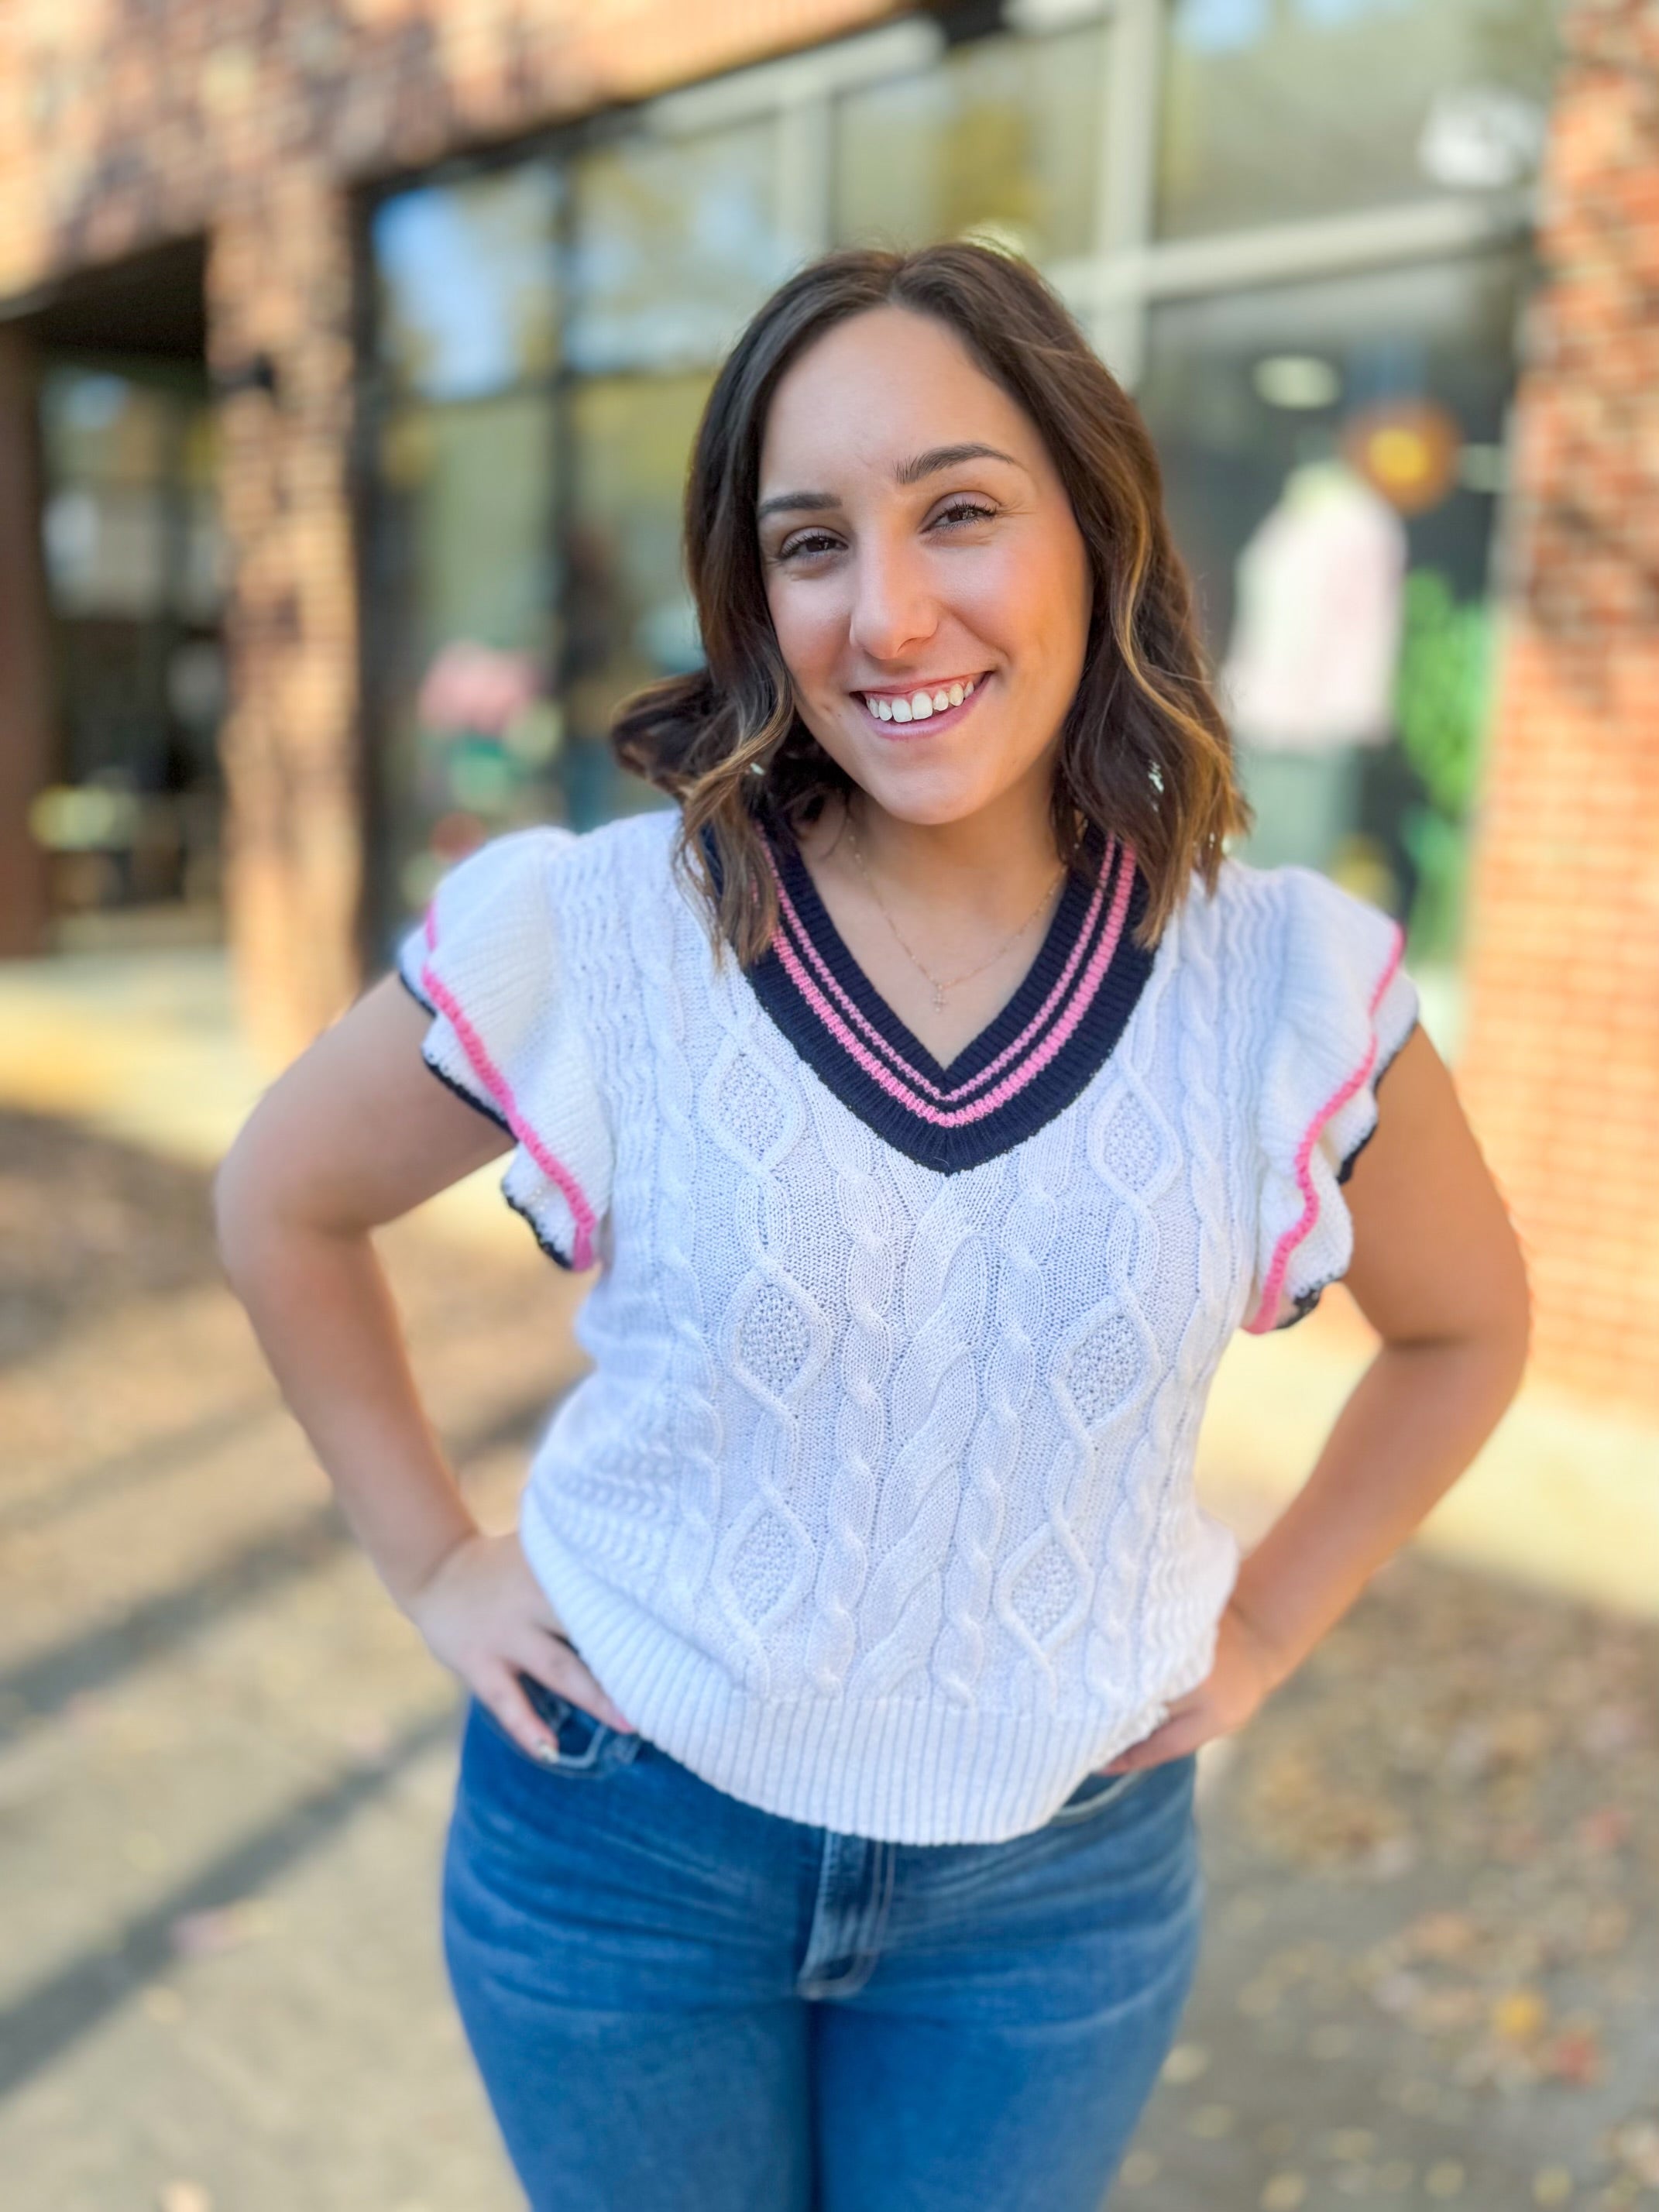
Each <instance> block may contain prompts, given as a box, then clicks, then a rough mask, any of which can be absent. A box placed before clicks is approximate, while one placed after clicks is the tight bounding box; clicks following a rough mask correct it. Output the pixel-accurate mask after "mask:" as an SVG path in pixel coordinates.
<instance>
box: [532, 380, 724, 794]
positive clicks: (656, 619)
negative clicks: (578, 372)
mask: <svg viewBox="0 0 1659 2212" xmlns="http://www.w3.org/2000/svg"><path fill="white" fill-rule="evenodd" d="M708 383H709V378H708V374H707V373H705V372H700V373H698V374H692V375H686V376H674V377H670V376H656V377H614V378H603V379H597V380H594V381H592V382H591V383H583V384H580V385H579V386H577V387H576V389H575V391H574V393H573V394H572V400H571V438H570V465H571V475H572V483H571V498H570V506H569V513H568V524H567V529H566V535H565V557H566V559H567V561H568V563H569V573H568V586H567V591H566V595H565V609H566V619H567V623H568V629H567V642H566V650H565V657H564V671H565V686H566V690H565V700H566V707H567V713H568V726H569V733H570V742H569V744H568V748H567V751H566V756H565V763H564V768H565V781H566V788H567V791H568V798H569V805H570V814H571V819H572V820H573V822H574V823H576V824H577V825H578V826H579V827H581V828H587V827H590V826H591V825H592V823H596V822H603V821H605V819H606V818H607V817H610V816H611V815H613V814H617V813H621V812H623V811H627V810H629V809H630V808H633V807H636V806H640V805H654V804H656V803H657V801H656V799H655V795H654V793H652V792H651V791H649V790H648V789H647V787H646V786H644V785H643V784H641V783H640V782H638V781H636V780H635V778H633V777H630V776H626V775H623V772H622V770H621V769H619V768H618V767H617V764H616V762H615V760H614V759H613V758H612V756H611V747H610V738H609V732H610V726H611V713H612V710H613V709H614V708H615V707H616V705H617V702H618V701H619V700H620V699H623V698H624V697H625V696H627V694H628V693H629V692H630V691H632V690H636V689H637V687H638V686H639V685H641V684H648V683H650V682H651V681H652V680H653V678H656V677H659V676H668V675H674V674H678V672H680V671H682V670H684V669H690V668H695V667H696V666H697V665H699V663H700V662H701V661H702V645H701V642H700V641H699V639H698V635H697V625H696V611H695V609H694V608H693V606H692V604H691V599H690V592H688V591H687V589H686V586H685V580H684V565H683V563H682V561H681V557H680V491H681V487H682V485H683V484H684V479H685V468H686V461H687V459H688V457H689V455H690V450H691V441H692V438H693V437H694V435H696V427H697V417H698V416H699V415H700V414H701V413H702V404H703V401H704V399H705V398H706V397H707V395H708Z"/></svg>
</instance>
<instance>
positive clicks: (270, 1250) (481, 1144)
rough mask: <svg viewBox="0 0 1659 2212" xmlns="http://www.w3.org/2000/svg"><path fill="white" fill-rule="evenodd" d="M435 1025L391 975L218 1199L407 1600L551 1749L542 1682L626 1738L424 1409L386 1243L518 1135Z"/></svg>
mask: <svg viewBox="0 0 1659 2212" xmlns="http://www.w3.org/2000/svg"><path fill="white" fill-rule="evenodd" d="M428 1021H429V1017H428V1015H427V1013H426V1012H425V1011H424V1010H423V1009H422V1007H420V1006H417V1005H416V1003H415V1001H414V1000H412V999H410V996H409V995H408V994H407V993H406V992H405V991H404V989H403V987H402V986H401V985H400V984H399V983H398V981H397V979H396V978H395V977H392V976H388V977H387V978H386V979H385V981H382V982H380V983H377V984H376V985H375V986H374V988H373V989H372V990H370V991H369V992H368V993H367V994H365V996H364V997H363V998H362V1000H359V1001H358V1003H357V1004H356V1006H354V1007H353V1008H352V1009H351V1011H350V1012H349V1013H348V1014H346V1015H345V1016H344V1017H343V1018H342V1019H341V1020H340V1021H338V1022H337V1023H336V1024H335V1025H334V1027H333V1028H332V1029H331V1030H328V1031H326V1032H325V1035H324V1036H321V1037H319V1039H318V1040H317V1042H316V1043H315V1044H313V1046H312V1047H311V1048H310V1050H309V1051H307V1053H305V1054H303V1055H302V1057H301V1059H300V1060H297V1061H296V1062H295V1065H294V1066H292V1067H291V1068H289V1070H288V1072H287V1073H286V1074H285V1075H283V1077H282V1078H281V1079H279V1080H278V1081H277V1082H276V1084H275V1085H273V1086H272V1088H271V1089H270V1091H269V1092H268V1093H267V1094H266V1096H265V1097H264V1098H263V1099H262V1100H261V1102H260V1103H259V1105H258V1107H257V1108H256V1109H255V1110H254V1112H253V1114H252V1116H251V1117H250V1118H249V1121H248V1122H247V1125H246V1127H245V1128H244V1129H243V1130H242V1132H241V1133H240V1136H239V1137H238V1138H237V1139H236V1142H235V1143H234V1146H232V1147H231V1150H230V1152H229V1153H228V1156H227V1158H226V1159H225V1161H224V1164H223V1165H222V1167H221V1168H220V1170H219V1173H218V1176H217V1178H216V1182H215V1186H214V1198H215V1206H216V1216H217V1221H218V1231H219V1249H220V1251H221V1253H222V1256H223V1259H224V1263H225V1268H226V1271H227V1273H228V1275H229V1278H230V1281H231V1284H232V1286H233V1288H234V1290H235V1291H236V1293H237V1296H238V1297H240V1299H241V1301H242V1303H243V1304H244V1305H245V1306H246V1309H247V1311H248V1315H249V1317H250V1319H251V1320H252V1323H253V1326H254V1328H255V1330H256V1332H257V1333H258V1337H259V1340H260V1343H261V1345H262V1346H264V1353H265V1357H266V1358H267V1359H268V1360H269V1361H270V1366H271V1369H272V1371H273V1372H274V1373H275V1375H276V1379H277V1381H278V1383H280V1384H281V1386H282V1389H283V1395H284V1397H285V1398H286V1399H287V1401H288V1402H289V1406H290V1407H292V1409H293V1411H294V1413H295V1415H296V1417H297V1418H298V1419H299V1421H300V1423H301V1426H302V1427H303V1428H304V1430H305V1431H306V1434H307V1436H308V1437H310V1439H311V1443H312V1445H313V1449H314V1450H315V1451H316V1454H317V1456H318V1458H319V1460H320V1461H321V1462H322V1464H323V1467H324V1468H325V1471H326V1473H327V1474H328V1476H329V1478H330V1480H331V1482H332V1484H333V1486H334V1489H335V1492H336V1493H337V1496H338V1498H339V1500H340V1504H341V1507H342V1510H343V1512H344V1514H345V1516H346V1518H347V1520H348V1522H349V1523H350V1526H351V1528H352V1530H353V1532H354V1534H356V1537H357V1538H358V1540H359V1541H360V1542H361V1543H362V1546H363V1548H364V1549H365V1551H367V1552H368V1555H369V1557H370V1559H372V1560H373V1562H374V1566H375V1568H376V1570H377V1571H378V1572H379V1574H380V1578H381V1580H382V1581H383V1582H384V1583H385V1584H386V1588H387V1589H388V1590H389V1591H390V1592H391V1594H392V1597H393V1598H394V1599H395V1600H396V1601H397V1602H398V1604H399V1605H400V1606H401V1607H403V1609H404V1611H405V1612H406V1613H409V1614H410V1618H411V1619H413V1620H415V1621H416V1625H417V1626H419V1627H420V1628H421V1630H422V1633H423V1634H424V1635H425V1636H426V1638H427V1641H428V1644H431V1646H432V1648H433V1650H435V1653H436V1654H437V1656H439V1657H440V1658H441V1659H442V1660H444V1662H445V1663H446V1664H447V1665H450V1666H452V1667H453V1668H454V1669H455V1671H456V1672H457V1673H458V1674H460V1675H461V1677H462V1679H463V1680H465V1681H466V1682H467V1683H468V1684H469V1686H471V1688H472V1689H473V1690H474V1691H475V1692H477V1695H478V1696H480V1697H481V1698H483V1699H484V1700H485V1702H486V1703H488V1704H489V1705H490V1707H491V1710H492V1711H495V1713H496V1715H497V1717H499V1718H501V1720H502V1722H503V1723H504V1724H506V1725H507V1726H508V1727H509V1728H510V1729H511V1730H512V1732H513V1734H514V1735H516V1736H518V1738H519V1739H520V1741H521V1742H523V1743H524V1745H525V1747H526V1749H531V1750H534V1749H536V1748H537V1747H538V1745H545V1743H546V1741H547V1730H546V1729H544V1728H543V1726H542V1725H541V1723H540V1722H539V1721H538V1719H537V1717H536V1716H535V1714H534V1712H533V1711H532V1709H531V1707H530V1705H528V1703H527V1701H526V1699H525V1697H524V1694H523V1692H522V1690H521V1689H520V1686H519V1685H518V1683H517V1682H516V1680H514V1679H513V1675H514V1670H515V1669H522V1671H524V1672H525V1673H526V1674H531V1675H532V1676H533V1677H534V1678H535V1679H537V1680H542V1681H545V1682H547V1683H548V1684H549V1686H550V1687H552V1688H556V1689H558V1690H560V1691H561V1692H562V1693H563V1694H564V1695H566V1696H568V1697H570V1698H571V1699H574V1702H576V1703H577V1704H579V1705H585V1706H586V1707H587V1708H588V1709H589V1710H590V1711H595V1712H598V1713H599V1715H600V1716H601V1717H603V1718H605V1719H607V1720H609V1721H611V1723H612V1724H613V1725H617V1726H622V1725H625V1723H623V1719H622V1716H621V1715H620V1714H619V1713H617V1712H616V1711H615V1709H614V1707H612V1706H611V1705H610V1702H609V1700H608V1699H606V1698H605V1695H604V1692H602V1691H600V1689H599V1686H598V1684H597V1683H595V1682H594V1681H593V1679H592V1676H591V1675H590V1674H588V1673H587V1670H586V1668H584V1667H582V1665H581V1663H580V1660H578V1659H577V1658H576V1656H575V1654H574V1652H573V1651H571V1650H570V1649H569V1646H568V1644H564V1643H563V1642H562V1641H560V1640H559V1625H558V1623H557V1621H556V1618H555V1616H554V1615H553V1613H551V1611H550V1608H548V1607H547V1605H546V1601H545V1600H544V1598H543V1597H542V1595H541V1593H540V1591H539V1589H538V1588H537V1587H536V1586H535V1584H534V1583H533V1582H532V1578H531V1577H530V1574H529V1571H528V1568H527V1567H526V1565H525V1563H524V1559H523V1555H522V1553H521V1552H520V1550H519V1547H518V1542H517V1539H516V1537H512V1538H492V1537H485V1536H483V1534H481V1532H480V1530H479V1528H478V1527H477V1522H475V1521H474V1519H473V1517H472V1515H471V1512H470V1511H469V1510H468V1508H467V1506H466V1504H465V1501H464V1499H463V1498H462V1496H461V1493H460V1490H459V1486H458V1485H457V1483H456V1481H455V1479H454V1476H453V1474H452V1473H451V1472H450V1469H449V1468H448V1466H447V1463H446V1462H445V1459H444V1455H443V1452H442V1450H441V1447H440V1445H439V1443H438V1439H437V1437H436V1436H435V1433H434V1431H433V1428H432V1425H431V1423H430V1422H429V1421H428V1419H427V1416H426V1414H425V1413H424V1411H423V1409H422V1406H421V1402H420V1398H419V1395H418V1393H417V1391H416V1386H415V1380H414V1376H413V1375H412V1374H411V1372H410V1364H409V1358H408V1354H407V1352H406V1350H405V1347H404V1340H403V1335H402V1331H401V1329H400V1328H399V1326H398V1316H397V1312H396V1309H395V1307H394V1305H393V1304H392V1295H391V1291H390V1290H389V1288H388V1286H387V1284H386V1277H385V1274H384V1273H383V1272H382V1270H381V1267H380V1261H379V1260H378V1258H377V1257H376V1255H375V1252H374V1246H373V1244H372V1243H371V1241H370V1236H369V1232H370V1231H372V1230H374V1229H376V1228H379V1227H380V1226H381V1225H383V1224H385V1223H386V1222H389V1221H392V1220H395V1219H396V1218H398V1216H399V1215H400V1214H404V1213H407V1212H410V1210H411V1208H413V1207H415V1206H419V1205H421V1204H422V1202H423V1201H424V1200H427V1199H428V1198H431V1197H433V1196H435V1194H437V1193H438V1192H439V1191H441V1190H445V1189H447V1188H448V1187H449V1186H450V1185H451V1184H452V1183H455V1182H459V1181H460V1180H461V1179H462V1177H463V1176H467V1175H470V1174H471V1172H472V1171H473V1170H474V1169H476V1168H479V1167H482V1166H483V1165H484V1164H486V1163H487V1162H488V1161H489V1160H492V1159H495V1158H500V1157H501V1154H503V1153H504V1152H507V1150H508V1149H509V1148H510V1146H511V1143H512V1139H510V1138H509V1137H508V1136H507V1134H506V1133H504V1132H503V1131H502V1130H501V1129H499V1128H498V1127H496V1126H495V1124H494V1123H493V1122H492V1121H489V1119H487V1118H486V1116H485V1115H483V1114H480V1113H478V1112H476V1111H475V1110H474V1109H472V1108H471V1106H469V1105H467V1104H466V1103H465V1102H464V1101H463V1100H461V1099H459V1098H458V1097H455V1096H454V1094H453V1092H451V1091H448V1090H447V1089H446V1088H445V1087H444V1085H442V1084H441V1083H440V1082H438V1081H437V1080H436V1079H435V1077H434V1076H433V1074H432V1073H431V1071H430V1070H429V1069H428V1067H427V1066H426V1065H425V1064H424V1062H423V1061H422V1058H421V1043H422V1038H423V1036H424V1035H425V1033H426V1030H427V1027H428Z"/></svg>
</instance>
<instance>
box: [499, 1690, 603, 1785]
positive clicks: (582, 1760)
mask: <svg viewBox="0 0 1659 2212" xmlns="http://www.w3.org/2000/svg"><path fill="white" fill-rule="evenodd" d="M519 1687H520V1689H521V1690H522V1691H523V1692H524V1693H525V1696H526V1698H527V1699H529V1701H530V1705H531V1709H532V1711H533V1712H534V1713H535V1715H536V1717H537V1718H538V1720H540V1721H541V1722H543V1723H544V1724H545V1726H546V1728H547V1730H548V1733H549V1734H550V1735H551V1736H552V1737H553V1738H554V1740H555V1741H556V1743H557V1744H558V1747H559V1757H558V1763H557V1765H550V1764H548V1763H546V1762H544V1760H542V1759H537V1758H535V1757H533V1756H532V1753H529V1752H527V1751H526V1749H525V1747H524V1746H523V1745H522V1744H521V1743H520V1741H519V1740H518V1738H517V1737H516V1736H514V1735H508V1733H507V1729H505V1728H503V1727H502V1725H501V1723H500V1721H498V1720H497V1719H496V1718H495V1714H494V1713H492V1712H491V1711H490V1710H489V1706H488V1705H484V1704H483V1702H482V1701H479V1703H478V1710H479V1711H480V1712H481V1713H482V1714H483V1717H484V1718H485V1719H486V1720H487V1721H488V1722H489V1724H490V1726H491V1728H493V1729H494V1730H495V1734H496V1735H498V1736H500V1737H501V1739H502V1741H504V1742H506V1743H507V1744H510V1745H511V1746H512V1747H513V1750H514V1751H516V1752H517V1753H518V1754H519V1756H520V1759H523V1760H524V1762H525V1764H526V1765H527V1766H533V1767H534V1768H535V1769H536V1771H537V1772H538V1774H545V1775H549V1776H558V1775H563V1776H568V1777H572V1778H580V1777H581V1776H582V1775H587V1774H605V1773H609V1772H610V1771H611V1770H612V1769H613V1768H616V1767H618V1766H625V1765H628V1763H629V1761H630V1760H631V1759H633V1757H634V1755H635V1753H636V1752H637V1751H638V1749H639V1744H640V1740H639V1738H638V1736H636V1735H620V1734H619V1733H618V1732H617V1729H613V1728H610V1727H608V1726H607V1725H606V1723H605V1722H604V1721H602V1720H600V1719H599V1718H598V1717H596V1716H595V1715H594V1714H592V1713H590V1712H589V1711H587V1710H586V1707H585V1706H583V1705H573V1704H572V1702H571V1701H570V1699H568V1698H565V1697H561V1696H560V1694H559V1692H557V1691H556V1690H550V1689H549V1688H548V1686H547V1685H546V1684H545V1683H544V1682H538V1681H537V1680H535V1678H534V1676H533V1675H530V1674H520V1676H519Z"/></svg>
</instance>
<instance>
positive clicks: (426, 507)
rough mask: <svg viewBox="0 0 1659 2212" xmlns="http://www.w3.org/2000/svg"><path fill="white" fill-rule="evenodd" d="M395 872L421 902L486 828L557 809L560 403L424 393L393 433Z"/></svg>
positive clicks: (387, 770)
mask: <svg viewBox="0 0 1659 2212" xmlns="http://www.w3.org/2000/svg"><path fill="white" fill-rule="evenodd" d="M380 481H381V484H382V487H383V493H382V504H381V508H380V530H379V532H378V533H377V546H378V552H379V557H380V571H381V573H380V577H379V579H378V589H379V592H380V601H381V604H380V617H381V635H383V636H385V637H386V641H387V646H388V660H387V665H386V669H385V672H384V683H385V687H386V702H385V704H386V735H387V740H388V742H387V745H386V751H385V754H384V756H383V757H382V760H381V762H380V772H381V789H382V794H383V797H384V799H385V802H386V805H385V808H384V813H385V817H386V832H387V835H388V836H389V837H390V839H391V846H392V849H391V851H390V852H389V853H388V854H386V856H385V857H386V860H388V861H389V863H390V875H391V884H392V889H393V890H394V892H395V893H396V895H397V896H399V897H400V898H401V901H402V902H403V904H404V906H405V907H406V908H414V907H417V906H419V905H420V904H421V903H422V901H423V900H424V899H425V897H426V896H427V894H428V891H429V890H430V889H431V886H432V884H433V883H434V882H435V879H436V878H437V876H438V875H439V874H440V873H441V872H442V869H443V868H444V866H447V864H448V863H449V862H450V861H451V860H454V859H455V858H456V857H458V855H459V854H461V853H463V852H466V851H469V850H470V849H471V847H472V846H474V845H476V844H477V843H479V842H481V841H482V840H483V838H484V837H486V836H492V835H494V834H495V833H496V832H497V831H499V830H501V829H508V828H511V827H513V826H515V825H517V824H519V823H525V822H531V821H539V820H547V819H550V818H552V819H557V818H558V817H559V815H560V813H561V812H562V808H561V807H560V805H559V803H558V793H557V788H556V781H555V764H556V758H557V754H558V749H559V744H560V739H561V737H562V727H561V723H560V720H559V717H558V714H557V713H556V709H555V708H554V706H553V705H552V703H551V702H550V699H549V696H548V690H549V680H550V675H551V671H552V660H553V653H554V645H555V639H556V629H555V619H556V588H555V586H556V576H555V571H554V563H553V526H554V518H553V489H554V471H553V439H552V410H551V409H550V405H549V404H548V401H547V399H546V398H545V397H544V396H543V395H541V394H537V393H532V394H526V395H524V396H521V397H519V398H505V399H492V400H483V401H479V402H477V403H475V404H472V405H471V406H465V407H443V408H424V407H422V408H410V409H407V410H404V411H403V412H401V413H399V414H398V415H396V416H393V417H392V419H391V421H390V422H388V424H387V426H386V429H385V431H384V433H383V435H382V437H381V441H380Z"/></svg>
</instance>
